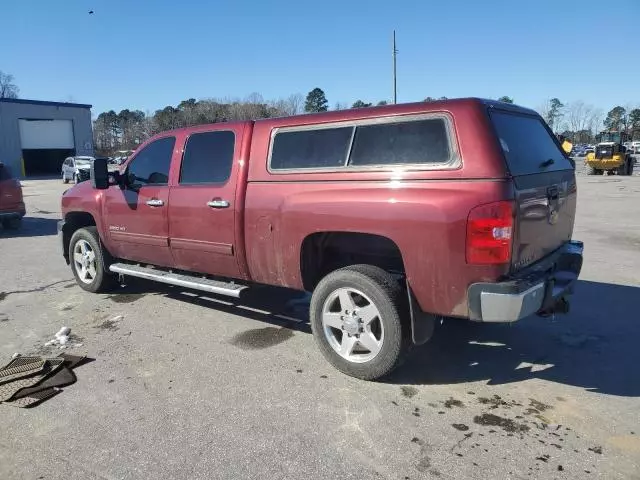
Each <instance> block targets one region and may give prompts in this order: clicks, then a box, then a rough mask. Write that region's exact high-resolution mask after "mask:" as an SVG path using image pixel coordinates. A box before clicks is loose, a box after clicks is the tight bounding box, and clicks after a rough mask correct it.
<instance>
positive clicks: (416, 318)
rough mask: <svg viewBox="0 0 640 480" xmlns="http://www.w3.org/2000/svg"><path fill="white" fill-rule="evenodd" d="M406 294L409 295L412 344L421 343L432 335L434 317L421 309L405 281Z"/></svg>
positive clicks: (434, 325)
mask: <svg viewBox="0 0 640 480" xmlns="http://www.w3.org/2000/svg"><path fill="white" fill-rule="evenodd" d="M407 296H408V297H409V314H410V317H411V340H412V342H413V343H414V345H423V344H425V343H427V342H428V341H429V340H430V339H431V337H432V336H433V331H434V329H435V327H436V317H435V315H433V314H431V313H425V312H423V311H422V309H421V308H420V305H418V302H417V301H416V299H415V297H414V295H413V293H412V292H411V287H410V286H409V282H407Z"/></svg>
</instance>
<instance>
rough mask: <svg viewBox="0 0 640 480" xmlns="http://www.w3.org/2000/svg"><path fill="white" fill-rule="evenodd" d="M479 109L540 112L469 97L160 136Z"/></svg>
mask: <svg viewBox="0 0 640 480" xmlns="http://www.w3.org/2000/svg"><path fill="white" fill-rule="evenodd" d="M478 105H481V106H482V105H484V106H486V107H491V106H496V107H500V108H501V109H503V110H511V111H513V112H519V113H525V114H529V115H537V112H536V111H534V110H532V109H529V108H525V107H521V106H519V105H515V104H511V103H504V102H499V101H498V100H491V99H486V98H476V97H468V98H454V99H447V100H435V101H431V102H412V103H399V104H396V105H381V106H375V107H363V108H349V109H346V110H331V111H328V112H320V113H304V114H301V115H292V116H287V117H271V118H261V119H258V120H246V121H233V122H218V123H213V124H201V125H192V126H189V127H181V128H176V129H174V130H167V131H164V132H162V133H161V135H166V134H169V133H178V132H185V131H187V132H192V131H194V130H198V129H200V128H202V129H205V128H206V127H207V125H220V124H224V125H229V126H240V125H246V124H248V123H256V124H261V125H266V126H268V124H269V123H270V122H274V123H277V124H278V125H282V120H283V119H285V118H286V119H287V123H291V124H301V125H305V124H312V123H316V122H318V123H325V122H326V123H328V122H339V121H347V120H354V119H358V118H367V117H369V118H370V117H375V116H390V115H402V114H407V113H414V112H416V111H421V112H425V113H428V112H430V111H442V110H445V111H446V110H447V108H449V107H454V106H455V107H456V108H460V107H462V108H464V107H465V106H468V107H477V106H478Z"/></svg>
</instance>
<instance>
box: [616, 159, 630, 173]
mask: <svg viewBox="0 0 640 480" xmlns="http://www.w3.org/2000/svg"><path fill="white" fill-rule="evenodd" d="M627 171H628V164H627V162H626V161H625V162H624V163H623V164H622V165H620V166H619V167H618V168H617V169H616V174H617V175H627Z"/></svg>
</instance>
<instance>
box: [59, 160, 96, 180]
mask: <svg viewBox="0 0 640 480" xmlns="http://www.w3.org/2000/svg"><path fill="white" fill-rule="evenodd" d="M94 160H95V158H94V157H67V158H66V159H65V161H64V162H63V163H62V181H63V182H64V183H69V180H73V183H80V182H84V181H86V180H89V177H90V173H91V162H93V161H94Z"/></svg>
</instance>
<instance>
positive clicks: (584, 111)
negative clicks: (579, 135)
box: [565, 100, 594, 132]
mask: <svg viewBox="0 0 640 480" xmlns="http://www.w3.org/2000/svg"><path fill="white" fill-rule="evenodd" d="M593 111H594V107H593V105H588V104H586V103H584V102H583V101H581V100H578V101H576V102H571V103H569V104H568V105H567V106H566V109H565V120H566V122H567V127H568V129H569V130H571V131H572V132H579V131H582V130H587V129H588V128H589V121H590V120H591V117H592V116H593Z"/></svg>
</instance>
